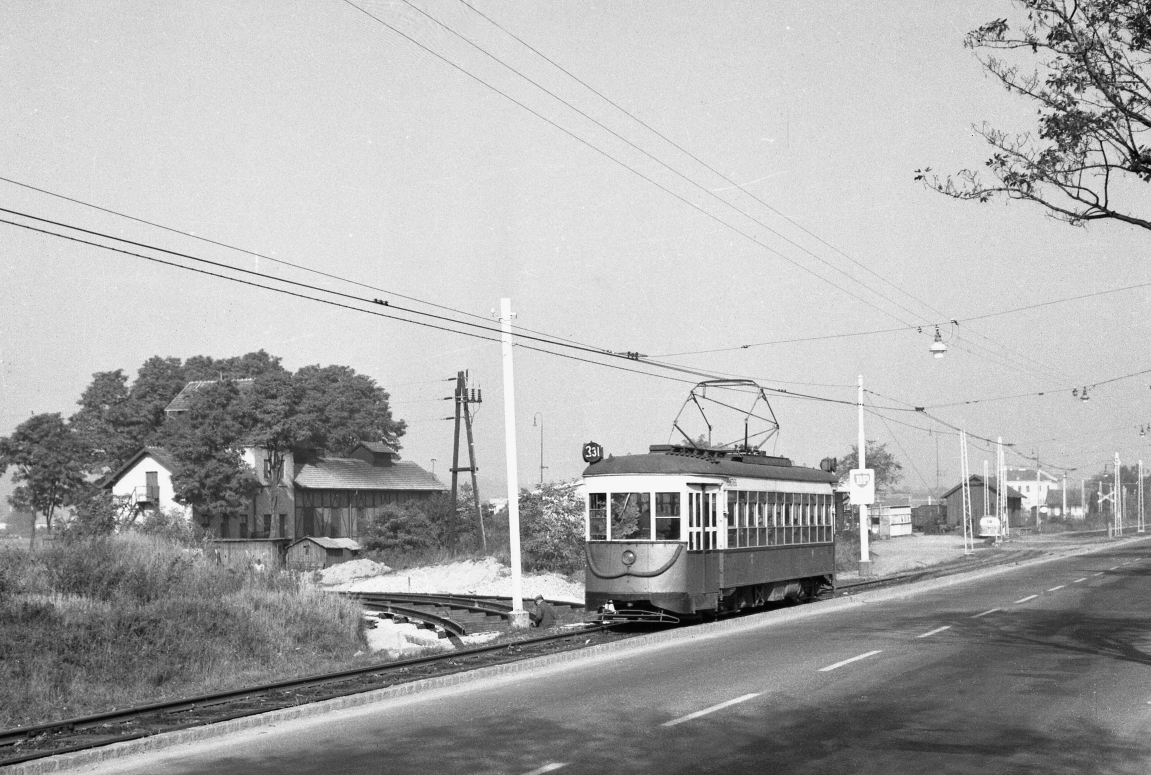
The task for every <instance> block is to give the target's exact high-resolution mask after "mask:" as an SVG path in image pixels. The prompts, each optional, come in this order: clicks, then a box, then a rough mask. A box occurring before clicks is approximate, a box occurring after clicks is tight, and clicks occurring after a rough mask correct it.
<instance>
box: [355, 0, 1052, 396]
mask: <svg viewBox="0 0 1151 775" xmlns="http://www.w3.org/2000/svg"><path fill="white" fill-rule="evenodd" d="M345 2H347V3H348V4H349V5H354V4H353V3H352V2H351V0H345ZM402 2H404V3H405V4H406V5H408V6H409V7H411V8H412V9H414V10H416V11H417V12H419V13H420V14H422V15H424V16H425V17H426V18H428V19H430V20H431V21H433V22H434V23H436V24H438V25H439V26H441V27H443V28H444V29H446V30H448V31H449V32H451V33H452V34H453V35H455V36H456V37H458V38H460V39H461V40H464V41H465V42H467V43H468V44H469V45H471V46H472V47H473V48H476V49H477V50H479V51H481V52H482V53H484V54H485V55H487V56H488V57H490V58H492V59H493V60H495V61H497V62H499V63H500V64H502V65H503V66H504V67H506V68H508V69H509V70H511V71H512V72H514V73H516V74H517V75H519V76H520V77H522V78H524V79H525V80H527V81H528V82H529V83H531V84H532V85H534V86H536V88H538V89H540V90H541V91H543V92H545V93H546V94H548V95H550V96H552V97H553V98H554V99H556V100H558V101H560V102H562V103H563V104H565V105H567V106H568V107H569V108H571V109H573V110H575V111H577V112H578V113H580V114H581V115H583V116H584V117H586V118H588V119H589V120H591V121H593V122H595V123H596V124H597V125H598V126H600V127H602V128H603V129H605V130H606V131H608V132H611V133H612V134H613V135H615V136H616V137H619V138H620V139H621V140H623V141H624V142H626V143H628V144H629V145H631V146H632V147H633V148H636V149H637V150H639V151H640V152H641V153H644V154H645V155H647V156H648V157H649V158H652V159H653V160H655V161H657V162H658V163H660V164H662V165H663V166H664V167H666V168H667V169H669V170H672V171H673V172H675V173H676V174H677V175H679V176H680V177H683V178H684V179H685V180H689V182H691V183H692V184H693V185H697V186H699V187H700V188H701V189H702V188H703V186H702V185H700V184H699V183H697V182H696V181H694V180H690V179H688V178H687V176H686V175H684V174H683V173H681V172H679V171H678V170H676V169H674V168H672V167H671V166H670V165H669V164H667V163H665V162H663V161H662V160H659V159H655V157H654V156H652V155H651V154H649V153H648V152H647V151H645V150H643V149H642V148H639V147H638V146H636V145H635V144H634V143H632V142H631V141H629V140H626V139H625V138H623V137H621V136H620V135H619V134H618V133H616V132H615V131H614V130H611V129H610V128H608V127H606V126H604V125H603V124H602V123H601V122H599V121H596V120H595V119H593V118H591V117H590V116H588V115H587V114H586V113H585V112H584V111H582V110H579V109H578V108H576V107H575V106H574V105H572V104H571V103H570V102H568V101H567V100H565V99H563V98H562V97H559V96H558V95H556V94H555V93H553V92H551V91H550V90H549V89H546V88H545V87H543V86H540V85H539V84H538V83H536V82H535V81H534V80H533V79H530V78H528V77H527V76H526V75H524V74H523V73H520V72H519V71H518V70H517V69H515V68H513V67H511V66H510V65H508V64H506V63H505V62H503V61H502V60H500V59H499V58H497V57H495V56H494V55H492V54H490V53H489V52H487V51H486V50H485V49H483V48H482V47H480V46H479V45H477V44H476V43H474V42H472V41H471V40H470V39H468V38H466V37H464V36H463V35H461V34H460V33H458V32H456V31H455V30H453V29H451V28H450V27H448V26H447V25H446V24H444V23H443V22H441V21H439V20H438V19H436V18H434V17H432V16H431V15H430V14H428V13H427V12H425V11H423V10H422V9H420V8H418V7H416V6H415V5H413V4H412V3H411V2H409V0H402ZM460 2H461V4H463V5H464V6H466V7H467V8H469V9H470V10H471V11H472V12H473V13H475V14H477V15H478V16H480V17H481V18H483V19H484V20H485V21H487V22H488V23H489V24H491V25H492V26H494V27H496V29H498V30H500V31H501V32H503V33H504V34H505V35H507V36H508V37H510V38H511V39H512V40H515V41H516V42H517V43H519V44H520V45H522V46H523V47H525V48H526V49H528V50H529V51H531V52H532V53H533V54H535V55H536V56H538V57H540V58H541V59H543V60H544V61H545V62H547V63H548V64H549V65H551V66H552V67H554V68H556V69H557V70H559V71H560V72H562V73H563V74H564V75H566V76H567V77H569V78H571V79H572V80H573V81H575V82H576V83H578V84H579V85H580V86H582V87H583V88H585V89H587V90H588V91H590V92H591V93H592V94H594V95H596V97H598V98H599V99H600V100H602V101H603V102H606V103H607V104H608V105H611V106H612V107H613V108H615V109H616V110H617V111H619V112H620V113H622V114H623V115H625V116H627V118H628V119H630V120H631V121H634V122H635V123H637V124H639V125H640V126H642V127H643V128H644V129H646V130H648V131H649V132H651V133H652V134H654V135H655V136H656V137H659V138H660V139H661V140H663V141H664V142H666V143H667V144H669V145H670V146H671V147H673V148H675V149H676V150H677V151H679V152H680V153H682V154H684V155H685V156H687V157H688V158H690V159H692V160H693V161H695V162H696V163H697V164H699V165H701V166H702V167H704V168H705V169H707V170H708V171H709V172H711V173H712V174H714V175H716V176H717V177H718V178H720V179H721V180H723V181H725V182H726V183H728V184H730V185H731V186H732V187H733V188H735V189H738V190H739V191H740V192H741V193H742V194H744V195H745V196H748V197H750V198H751V199H753V200H755V201H756V202H758V203H759V204H761V205H762V206H764V207H765V208H767V209H768V210H769V211H771V212H772V213H774V214H775V215H777V216H779V217H781V218H783V219H784V220H786V221H787V222H788V223H790V224H792V225H793V226H795V227H797V228H798V229H800V230H801V231H803V232H804V233H805V234H807V235H808V236H810V237H812V238H814V239H815V240H817V241H818V242H820V243H821V244H823V245H824V246H826V247H828V248H830V249H831V250H833V251H835V252H836V253H838V254H839V255H841V256H843V257H844V258H846V259H847V260H848V261H850V262H851V263H852V264H854V265H855V266H857V267H859V268H861V269H863V270H864V271H866V272H868V273H869V274H871V275H872V276H873V277H875V278H877V279H878V280H880V281H881V282H883V283H886V284H887V285H888V286H890V287H891V288H893V289H895V290H896V291H898V292H900V293H902V294H903V295H904V296H906V297H907V298H909V299H911V300H913V301H915V302H916V303H918V304H920V305H922V306H923V307H925V308H926V309H929V310H931V311H932V312H934V313H935V314H939V315H942V314H943V313H941V312H939V310H937V309H935V308H934V307H932V306H931V305H930V304H929V303H927V302H925V301H923V300H921V299H919V298H917V297H916V296H914V295H912V294H911V293H909V292H908V291H907V290H906V289H904V288H902V287H901V286H899V285H897V284H896V283H893V282H892V281H890V280H888V279H887V278H886V277H883V276H882V275H880V274H879V273H878V272H876V271H874V270H873V269H871V267H869V266H867V265H866V264H864V263H863V262H861V261H858V260H857V259H855V258H854V257H852V256H851V255H849V254H847V253H846V252H844V251H843V250H841V249H840V248H838V247H836V246H835V245H832V244H831V243H829V242H827V241H826V240H824V239H823V238H822V237H820V236H819V235H818V234H816V233H814V232H813V231H811V230H809V229H807V228H806V227H804V226H803V225H802V224H801V223H799V222H797V221H795V220H794V219H792V218H790V217H788V216H787V215H786V214H785V213H783V212H781V211H779V210H777V209H776V208H775V207H773V206H772V205H771V204H769V203H768V202H766V201H764V200H763V199H761V198H760V197H758V196H756V195H755V194H754V193H752V192H750V191H748V190H747V189H746V188H745V187H744V186H742V185H740V184H738V183H736V182H735V181H734V180H732V179H731V178H729V177H728V176H726V175H724V174H723V173H722V172H720V171H719V170H717V169H716V168H714V167H713V166H711V165H710V164H708V163H707V162H705V161H704V160H703V159H701V158H699V157H698V156H696V155H695V154H693V153H692V152H691V151H689V150H687V149H686V148H684V147H682V146H681V145H679V144H678V143H676V142H675V141H674V140H672V139H671V138H669V137H667V136H666V135H664V134H663V133H662V132H660V131H659V130H657V129H655V128H654V127H652V126H651V125H649V124H648V123H646V122H645V121H643V120H642V119H640V118H639V117H637V116H635V115H633V114H632V113H631V112H630V111H628V110H626V109H625V108H623V107H622V106H620V105H619V104H617V103H616V102H615V101H613V100H612V99H610V98H609V97H607V96H606V95H604V94H603V93H602V92H600V91H599V90H597V89H595V88H594V87H592V86H591V85H590V84H588V83H586V82H585V81H584V80H582V79H581V78H579V77H578V76H576V75H575V74H574V73H572V72H571V71H569V70H568V69H566V68H565V67H563V66H562V65H560V64H559V63H557V62H556V61H554V60H553V59H551V58H550V57H548V56H547V55H546V54H544V53H543V52H541V51H539V50H538V49H536V48H535V47H533V46H532V45H531V44H529V43H527V42H526V41H524V40H523V39H522V38H520V37H519V36H517V35H515V34H514V33H512V32H511V31H509V30H508V29H506V28H505V27H503V26H502V25H500V24H499V23H498V22H496V21H495V20H494V19H492V18H491V17H490V16H488V15H486V14H484V13H483V12H481V11H480V10H479V9H477V8H476V7H475V6H473V5H471V4H470V3H468V2H467V1H466V0H460ZM357 7H358V6H357ZM360 10H363V9H360ZM381 23H383V22H382V21H381ZM401 34H402V33H401ZM433 53H434V52H433ZM705 190H706V189H705ZM708 193H711V194H712V195H713V196H714V192H708ZM716 198H719V197H716ZM721 201H724V202H727V200H726V199H722V200H721ZM728 204H729V206H731V207H732V208H733V209H736V210H737V212H740V213H741V214H743V215H744V216H745V217H747V218H749V219H751V220H754V221H756V222H757V223H759V224H760V225H761V226H763V227H764V228H767V229H768V230H769V231H771V232H772V233H773V234H776V235H777V236H780V237H781V238H782V239H784V240H786V241H787V242H788V243H789V244H792V245H794V246H795V247H798V248H799V249H800V250H803V251H804V252H805V253H808V254H809V255H811V256H812V257H814V258H816V259H817V260H819V261H821V262H822V263H824V264H826V265H829V266H830V264H829V262H827V261H826V260H825V259H823V258H820V257H819V256H816V255H815V254H814V253H811V251H809V250H807V249H806V248H804V247H802V246H800V245H798V244H796V243H795V242H793V241H792V240H790V239H788V238H786V237H784V236H783V235H781V234H779V233H778V232H776V231H775V230H774V229H771V228H770V227H769V226H767V225H766V224H764V223H763V222H762V221H759V219H754V218H752V217H751V216H750V215H748V214H747V213H744V212H743V211H742V210H740V209H739V208H735V206H734V205H732V204H730V202H728ZM729 228H734V227H731V226H729ZM745 236H746V235H745ZM833 268H834V269H835V270H836V271H838V272H840V273H841V274H844V275H845V276H847V277H848V278H849V279H851V280H852V281H854V282H856V283H858V284H860V285H862V286H863V287H865V288H867V289H868V290H870V291H871V292H872V293H875V294H876V295H878V296H880V297H881V298H883V299H884V300H886V301H889V302H891V303H893V304H896V306H899V307H900V308H901V309H903V310H904V311H906V312H908V314H911V315H912V317H923V316H921V315H917V314H916V313H914V312H913V311H911V310H909V309H907V308H906V307H904V306H903V305H901V304H899V303H898V302H895V301H893V300H892V299H890V298H889V297H887V296H886V295H884V294H881V293H879V292H878V291H876V290H875V289H874V288H871V287H870V286H868V285H867V284H866V283H863V282H862V281H860V280H858V279H857V278H855V277H851V276H850V275H848V274H847V273H846V272H843V270H842V269H839V268H838V267H833ZM893 317H895V316H894V315H893ZM931 325H940V324H938V323H935V324H931ZM973 333H975V335H976V336H979V337H981V338H984V339H986V340H987V341H989V342H991V343H992V344H994V345H996V346H997V347H1000V348H1002V349H1004V350H1006V351H1008V352H1011V353H1013V354H1014V355H1016V356H1017V357H1019V358H1022V359H1024V360H1028V361H1031V362H1032V363H1034V364H1036V365H1039V366H1040V367H1041V368H1043V369H1044V370H1045V371H1047V373H1048V374H1053V373H1055V370H1053V369H1051V368H1050V367H1048V366H1046V365H1045V364H1043V363H1042V362H1040V361H1038V360H1037V359H1035V358H1032V357H1031V356H1029V355H1026V354H1023V353H1019V352H1017V351H1015V350H1012V349H1011V348H1009V347H1006V346H1005V345H1002V344H1000V343H998V342H996V341H995V340H994V339H992V338H990V337H988V336H986V335H984V334H981V333H979V332H978V331H974V332H973ZM958 349H961V350H963V351H965V352H969V353H971V354H973V355H974V354H976V353H974V352H972V351H971V350H969V349H968V348H966V347H958ZM665 357H666V356H665ZM981 357H986V356H981ZM997 365H1000V366H1005V367H1007V368H1013V367H1014V364H1012V363H1011V362H1009V361H1000V362H998V363H997Z"/></svg>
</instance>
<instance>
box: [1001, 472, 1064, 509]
mask: <svg viewBox="0 0 1151 775" xmlns="http://www.w3.org/2000/svg"><path fill="white" fill-rule="evenodd" d="M1006 480H1007V486H1008V487H1012V488H1014V489H1015V490H1017V491H1018V492H1019V493H1021V494H1022V495H1023V509H1024V511H1031V510H1032V509H1034V508H1035V507H1036V506H1041V507H1043V508H1044V510H1046V506H1047V493H1049V492H1051V491H1052V490H1054V491H1058V490H1059V486H1060V485H1059V479H1058V478H1057V477H1055V476H1052V475H1051V474H1049V473H1047V472H1046V471H1042V470H1039V471H1036V470H1035V469H1034V468H1008V469H1007V477H1006ZM1060 502H1062V495H1061V496H1060Z"/></svg>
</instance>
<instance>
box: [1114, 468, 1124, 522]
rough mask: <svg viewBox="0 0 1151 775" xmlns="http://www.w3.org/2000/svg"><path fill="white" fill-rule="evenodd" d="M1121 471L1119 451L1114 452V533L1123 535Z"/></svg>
mask: <svg viewBox="0 0 1151 775" xmlns="http://www.w3.org/2000/svg"><path fill="white" fill-rule="evenodd" d="M1122 480H1123V473H1122V469H1121V468H1120V467H1119V453H1118V452H1116V453H1115V492H1114V495H1115V534H1116V535H1123V481H1122Z"/></svg>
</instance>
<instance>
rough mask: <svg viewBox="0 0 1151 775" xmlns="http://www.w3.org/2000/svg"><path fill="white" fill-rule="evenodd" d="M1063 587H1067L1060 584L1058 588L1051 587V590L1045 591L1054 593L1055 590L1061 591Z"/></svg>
mask: <svg viewBox="0 0 1151 775" xmlns="http://www.w3.org/2000/svg"><path fill="white" fill-rule="evenodd" d="M1065 586H1067V585H1066V584H1060V585H1059V586H1057V587H1052V588H1051V589H1049V590H1047V591H1048V592H1054V591H1055V590H1057V589H1063V588H1064V587H1065Z"/></svg>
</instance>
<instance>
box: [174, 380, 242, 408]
mask: <svg viewBox="0 0 1151 775" xmlns="http://www.w3.org/2000/svg"><path fill="white" fill-rule="evenodd" d="M219 381H220V380H218V379H200V380H195V381H193V382H189V383H188V384H187V385H184V389H183V390H181V391H180V392H179V393H178V394H177V395H176V397H175V398H173V399H172V401H171V403H169V404H168V405H167V406H166V407H164V412H165V413H172V412H186V411H188V406H189V405H190V404H191V401H192V394H193V393H195V392H196V391H197V390H199V389H200V388H202V387H204V385H215V384H216V383H217V382H219ZM232 381H233V382H234V383H235V384H236V387H237V388H239V389H240V390H247V389H248V388H250V387H251V386H252V380H251V379H236V380H232Z"/></svg>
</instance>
